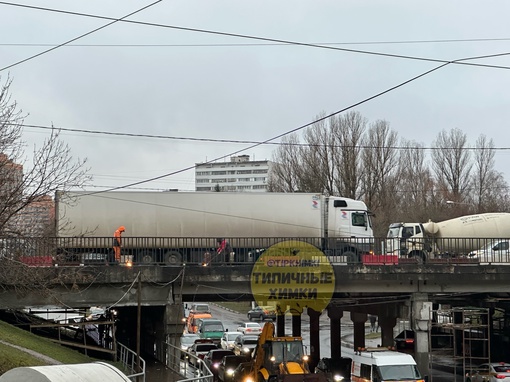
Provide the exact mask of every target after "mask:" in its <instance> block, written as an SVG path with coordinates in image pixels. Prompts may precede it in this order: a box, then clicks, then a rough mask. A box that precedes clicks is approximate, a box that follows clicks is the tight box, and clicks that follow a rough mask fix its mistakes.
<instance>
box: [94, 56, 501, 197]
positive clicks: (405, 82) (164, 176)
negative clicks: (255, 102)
mask: <svg viewBox="0 0 510 382" xmlns="http://www.w3.org/2000/svg"><path fill="white" fill-rule="evenodd" d="M504 55H510V53H498V54H495V55H485V56H475V57H468V58H462V59H458V60H452V61H449V62H447V63H444V64H441V65H439V66H436V67H435V68H432V69H429V70H427V71H425V72H423V73H421V74H418V75H416V76H414V77H412V78H410V79H408V80H406V81H404V82H401V83H399V84H397V85H395V86H392V87H390V88H388V89H386V90H383V91H381V92H379V93H376V94H374V95H372V96H370V97H368V98H365V99H363V100H361V101H358V102H355V103H353V104H351V105H349V106H347V107H344V108H343V109H340V110H337V111H335V112H333V113H331V114H328V115H325V116H323V117H321V118H319V119H316V120H315V121H312V122H309V123H306V124H304V125H301V126H299V127H296V128H294V129H292V130H289V131H287V132H284V133H281V134H278V135H276V136H274V137H272V138H269V139H266V140H265V141H262V142H260V143H256V144H253V145H251V146H248V147H246V148H244V149H239V150H236V151H234V152H231V153H229V154H226V155H222V156H220V157H217V158H215V159H212V160H209V161H207V162H204V163H203V164H207V163H213V162H216V161H218V160H221V159H224V158H227V157H230V156H232V155H236V154H239V153H241V152H243V151H246V150H250V149H252V148H254V147H257V146H260V145H261V144H265V143H267V142H271V141H274V140H276V139H279V138H281V137H283V136H285V135H288V134H292V133H294V132H296V131H299V130H302V129H304V128H307V127H309V126H311V125H313V124H314V123H317V122H321V121H324V120H326V119H328V118H331V117H333V116H335V115H337V114H340V113H343V112H345V111H347V110H349V109H352V108H355V107H357V106H359V105H362V104H364V103H367V102H369V101H371V100H373V99H375V98H378V97H381V96H382V95H384V94H386V93H389V92H391V91H393V90H396V89H398V88H400V87H402V86H404V85H407V84H408V83H411V82H413V81H416V80H417V79H419V78H421V77H424V76H426V75H428V74H430V73H433V72H435V71H437V70H439V69H441V68H443V67H445V66H447V65H449V64H451V63H454V62H460V61H467V60H475V59H483V58H489V57H496V56H497V57H499V56H504ZM196 166H197V165H196V164H195V165H192V166H188V167H185V168H183V169H180V170H177V171H173V172H170V173H167V174H163V175H160V176H157V177H153V178H149V179H146V180H141V181H138V182H134V183H130V184H127V185H124V186H118V187H114V188H111V189H108V190H103V191H96V192H91V193H90V194H88V195H94V194H98V193H105V192H108V191H114V190H120V189H123V188H128V187H133V186H138V185H140V184H144V183H148V182H152V181H155V180H159V179H162V178H166V177H168V176H172V175H176V174H180V173H182V172H185V171H188V170H192V169H194V168H196Z"/></svg>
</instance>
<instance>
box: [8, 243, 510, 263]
mask: <svg viewBox="0 0 510 382" xmlns="http://www.w3.org/2000/svg"><path fill="white" fill-rule="evenodd" d="M227 239H228V240H229V242H230V244H231V246H232V253H231V254H226V255H218V254H217V253H216V249H215V247H216V240H215V238H195V237H191V238H183V237H126V238H123V244H122V245H123V247H122V252H121V254H122V256H124V257H123V259H128V260H130V261H132V262H133V263H134V265H164V266H172V265H176V266H180V265H182V264H186V265H189V266H193V265H195V266H202V265H207V266H215V265H219V264H224V263H225V262H228V263H232V264H246V263H254V262H256V261H257V260H258V258H259V257H260V256H262V255H263V254H264V253H267V250H268V249H269V248H271V247H272V246H273V245H275V244H278V243H282V242H285V243H287V244H288V246H289V251H290V252H289V254H292V253H293V252H292V251H291V250H292V249H293V248H298V249H299V246H300V245H303V246H305V244H304V243H306V244H307V245H308V244H309V245H312V246H314V247H315V248H317V249H318V251H319V252H318V253H319V254H323V255H324V259H327V260H324V261H329V262H330V263H331V264H333V265H356V264H362V265H371V264H380V265H394V264H406V263H420V262H428V263H430V264H434V263H438V264H440V263H457V264H477V263H480V264H493V263H497V264H507V263H510V248H509V247H510V239H505V238H436V239H434V240H432V239H430V238H405V239H404V238H391V239H387V238H375V239H374V238H343V239H338V238H318V237H300V238H293V237H259V238H254V237H250V238H243V237H235V238H227ZM112 244H113V240H112V238H110V237H66V238H62V237H61V238H56V237H48V238H37V237H33V238H0V262H2V263H3V264H7V263H8V262H10V264H11V265H14V264H19V265H27V266H39V267H44V266H85V265H104V264H111V263H115V259H114V256H113V249H112ZM280 245H281V244H280ZM297 252H299V250H298V251H297ZM297 252H296V253H297ZM3 264H2V265H3Z"/></svg>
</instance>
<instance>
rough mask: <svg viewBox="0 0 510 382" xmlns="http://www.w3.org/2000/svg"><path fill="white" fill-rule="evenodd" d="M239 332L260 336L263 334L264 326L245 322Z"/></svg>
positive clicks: (238, 329)
mask: <svg viewBox="0 0 510 382" xmlns="http://www.w3.org/2000/svg"><path fill="white" fill-rule="evenodd" d="M237 331H238V332H241V333H242V334H260V333H262V326H260V324H259V323H257V322H245V323H243V324H242V325H241V326H239V327H238V328H237Z"/></svg>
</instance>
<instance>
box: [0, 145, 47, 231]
mask: <svg viewBox="0 0 510 382" xmlns="http://www.w3.org/2000/svg"><path fill="white" fill-rule="evenodd" d="M25 187H26V185H25V183H24V181H23V166H22V165H21V164H17V163H15V162H14V161H12V160H11V159H9V158H8V156H7V155H5V154H4V153H0V236H2V235H6V236H27V235H30V236H44V235H51V234H52V228H53V226H54V216H55V203H54V202H53V199H52V198H51V196H48V195H31V196H30V197H29V200H28V201H27V197H26V195H24V192H26V191H27V190H25V189H24V188H25Z"/></svg>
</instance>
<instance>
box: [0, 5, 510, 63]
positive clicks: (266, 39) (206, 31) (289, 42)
mask: <svg viewBox="0 0 510 382" xmlns="http://www.w3.org/2000/svg"><path fill="white" fill-rule="evenodd" d="M160 1H162V0H160ZM0 5H9V6H16V7H22V8H29V9H36V10H40V11H46V12H56V13H63V14H69V15H74V16H81V17H90V18H96V19H102V20H112V21H113V22H123V23H130V24H137V25H145V26H151V27H158V28H168V29H175V30H182V31H188V32H196V33H204V34H211V35H217V36H227V37H236V38H242V39H248V40H257V41H264V42H266V43H277V44H284V45H297V46H305V47H310V48H320V49H329V50H337V51H342V52H350V53H358V54H368V55H373V56H382V57H390V58H400V59H408V60H418V61H426V62H435V63H443V64H446V63H448V64H450V63H453V64H457V65H469V66H481V67H487V68H497V69H510V67H507V66H501V65H488V64H478V63H473V62H465V60H454V61H448V60H440V59H435V58H427V57H416V56H408V55H400V54H391V53H381V52H372V51H366V50H359V49H347V48H339V47H334V46H330V45H318V44H314V43H307V42H299V41H292V40H283V39H277V38H269V37H260V36H253V35H247V34H240V33H231V32H221V31H214V30H210V29H201V28H191V27H183V26H177V25H168V24H159V23H149V22H145V21H137V20H126V18H127V17H129V16H131V15H132V14H134V13H132V14H130V15H127V16H125V17H122V18H120V19H116V18H113V17H107V16H100V15H93V14H90V13H83V12H71V11H64V10H61V9H54V8H47V7H37V6H33V5H26V4H15V3H11V2H6V1H0ZM151 5H153V4H151ZM137 12H139V11H137ZM135 13H136V12H135ZM108 25H110V24H107V25H106V26H108ZM99 29H102V28H99ZM99 29H98V30H99ZM93 32H95V30H94V31H92V32H89V33H87V34H85V35H82V36H79V37H78V38H82V37H84V36H86V35H88V34H90V33H93ZM78 38H76V39H72V40H70V41H67V42H66V43H64V44H61V45H59V46H57V47H60V46H63V45H67V44H69V43H71V42H73V41H76V40H77V39H78ZM57 47H55V48H57ZM53 49H54V48H52V49H49V50H48V51H50V50H53ZM44 53H46V52H43V53H41V54H44ZM39 55H40V54H39ZM37 56H38V55H36V56H34V57H30V58H29V59H31V58H35V57H37ZM493 57H495V56H493ZM24 61H26V60H23V61H20V62H18V63H15V64H12V65H11V66H8V67H6V68H3V69H0V71H2V70H5V69H7V68H10V67H12V66H15V65H18V64H20V63H22V62H24Z"/></svg>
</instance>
